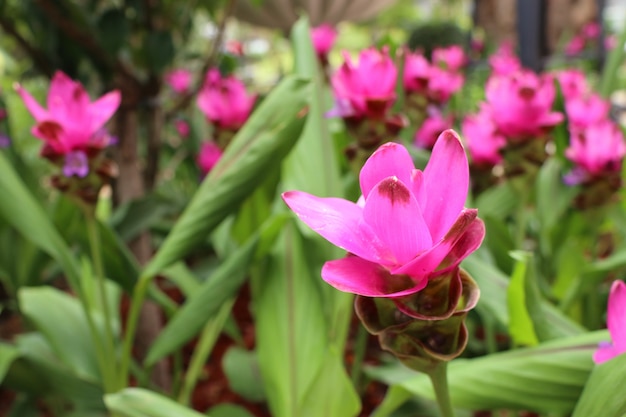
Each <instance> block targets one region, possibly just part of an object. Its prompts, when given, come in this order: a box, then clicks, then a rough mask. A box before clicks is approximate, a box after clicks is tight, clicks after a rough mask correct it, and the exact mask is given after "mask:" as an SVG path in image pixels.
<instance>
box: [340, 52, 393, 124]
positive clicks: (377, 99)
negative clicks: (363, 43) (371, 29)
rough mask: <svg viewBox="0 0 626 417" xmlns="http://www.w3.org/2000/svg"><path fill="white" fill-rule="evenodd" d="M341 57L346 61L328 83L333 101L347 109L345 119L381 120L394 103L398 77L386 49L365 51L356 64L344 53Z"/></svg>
mask: <svg viewBox="0 0 626 417" xmlns="http://www.w3.org/2000/svg"><path fill="white" fill-rule="evenodd" d="M343 55H344V59H345V61H344V63H343V64H342V65H341V67H340V68H339V70H337V72H335V74H334V75H333V76H332V79H331V84H332V86H333V91H334V93H335V98H336V100H337V101H338V102H343V103H344V104H343V106H347V105H349V112H348V113H349V114H347V115H350V116H356V117H369V118H374V119H380V118H383V117H384V116H385V113H387V111H388V110H389V108H390V107H391V106H392V105H393V102H394V101H395V99H396V93H395V87H396V78H397V75H398V73H397V70H396V67H395V66H394V64H393V61H392V60H391V58H390V57H389V53H388V52H387V49H383V50H382V51H378V50H377V49H375V48H369V49H365V50H364V51H361V54H360V55H359V60H358V62H356V63H353V62H352V60H351V59H350V56H349V55H348V53H347V52H344V54H343Z"/></svg>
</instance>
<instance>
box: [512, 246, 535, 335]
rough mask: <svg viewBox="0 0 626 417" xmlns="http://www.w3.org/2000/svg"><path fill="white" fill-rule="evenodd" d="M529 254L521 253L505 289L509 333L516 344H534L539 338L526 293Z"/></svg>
mask: <svg viewBox="0 0 626 417" xmlns="http://www.w3.org/2000/svg"><path fill="white" fill-rule="evenodd" d="M529 258H530V255H529V254H526V253H522V254H521V256H520V258H519V259H518V261H517V263H516V264H515V267H514V268H513V275H512V276H511V282H510V284H509V288H508V290H507V300H508V306H509V317H510V321H509V334H510V335H511V337H512V338H513V342H514V344H515V345H518V346H520V345H521V346H534V345H537V344H538V343H539V338H538V337H537V333H536V332H535V327H534V325H533V320H532V319H531V316H530V313H529V303H527V298H528V293H527V291H526V289H527V281H528V280H529V279H530V278H529V277H528V275H529V272H528V271H529V269H530V268H531V266H529V265H528V264H529Z"/></svg>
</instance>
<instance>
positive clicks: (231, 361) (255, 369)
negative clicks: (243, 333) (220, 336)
mask: <svg viewBox="0 0 626 417" xmlns="http://www.w3.org/2000/svg"><path fill="white" fill-rule="evenodd" d="M222 369H223V370H224V373H225V374H226V377H227V378H228V386H229V387H230V389H232V390H233V391H234V392H236V393H237V394H239V395H241V396H242V397H243V398H246V399H248V400H250V401H254V402H259V401H263V400H264V399H265V392H264V387H263V380H262V379H261V373H260V372H259V363H258V361H257V357H256V353H255V352H253V351H252V352H251V351H248V350H246V349H242V348H239V347H236V346H235V347H231V348H230V349H228V351H227V352H226V354H225V355H224V357H223V359H222Z"/></svg>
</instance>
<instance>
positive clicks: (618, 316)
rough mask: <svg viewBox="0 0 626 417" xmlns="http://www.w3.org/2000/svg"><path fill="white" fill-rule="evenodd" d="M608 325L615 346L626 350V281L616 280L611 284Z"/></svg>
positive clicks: (622, 350)
mask: <svg viewBox="0 0 626 417" xmlns="http://www.w3.org/2000/svg"><path fill="white" fill-rule="evenodd" d="M607 327H608V329H609V333H610V334H611V339H612V340H613V345H614V346H615V348H616V349H618V350H619V351H620V352H626V283H624V282H623V281H614V282H613V284H612V285H611V292H610V294H609V305H608V309H607Z"/></svg>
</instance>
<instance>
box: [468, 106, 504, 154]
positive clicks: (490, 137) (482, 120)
mask: <svg viewBox="0 0 626 417" xmlns="http://www.w3.org/2000/svg"><path fill="white" fill-rule="evenodd" d="M461 129H462V131H463V137H464V138H465V141H466V143H467V147H468V149H469V153H470V156H471V157H472V162H474V164H476V165H487V166H494V165H497V164H499V163H500V162H501V161H502V155H500V149H502V147H503V146H504V145H505V144H506V139H505V138H504V136H502V135H501V134H499V133H498V130H497V127H496V125H495V124H494V122H493V120H492V118H491V114H490V111H489V108H488V107H487V106H484V105H483V107H482V108H481V111H480V112H479V113H477V114H475V115H468V116H466V117H465V119H464V120H463V122H462V124H461Z"/></svg>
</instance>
